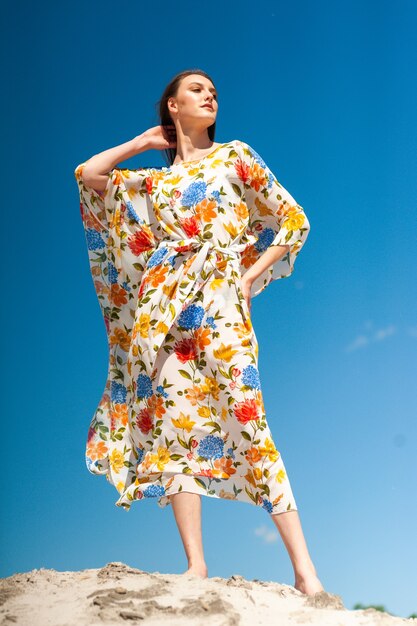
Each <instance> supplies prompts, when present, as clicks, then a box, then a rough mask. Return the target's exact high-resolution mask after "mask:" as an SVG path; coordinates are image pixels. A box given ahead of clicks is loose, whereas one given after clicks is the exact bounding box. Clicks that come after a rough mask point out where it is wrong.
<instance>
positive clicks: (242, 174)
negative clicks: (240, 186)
mask: <svg viewBox="0 0 417 626" xmlns="http://www.w3.org/2000/svg"><path fill="white" fill-rule="evenodd" d="M235 170H236V174H237V175H238V176H239V178H240V180H241V181H243V182H244V183H247V182H248V180H249V177H250V167H249V165H247V164H246V163H244V161H242V159H240V158H239V159H236V162H235Z"/></svg>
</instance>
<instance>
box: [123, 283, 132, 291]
mask: <svg viewBox="0 0 417 626" xmlns="http://www.w3.org/2000/svg"><path fill="white" fill-rule="evenodd" d="M122 287H123V289H124V290H125V291H131V288H130V287H129V285H128V284H127V282H126V281H125V282H124V283H122Z"/></svg>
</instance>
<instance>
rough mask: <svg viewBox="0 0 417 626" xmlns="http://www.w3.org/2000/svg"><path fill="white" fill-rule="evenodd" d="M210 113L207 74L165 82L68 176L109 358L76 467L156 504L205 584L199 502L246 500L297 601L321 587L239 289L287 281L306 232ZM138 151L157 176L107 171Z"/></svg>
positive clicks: (259, 167)
mask: <svg viewBox="0 0 417 626" xmlns="http://www.w3.org/2000/svg"><path fill="white" fill-rule="evenodd" d="M217 111H218V101H217V92H216V89H215V87H214V84H213V81H212V80H211V78H210V77H209V76H208V75H207V74H206V73H205V72H203V71H201V70H187V71H185V72H181V73H180V74H178V75H177V76H175V77H174V79H173V80H172V81H171V82H170V84H169V85H168V86H167V88H166V89H165V92H164V94H163V96H162V99H161V101H160V118H161V119H160V121H161V125H160V126H156V127H154V128H150V129H149V130H147V131H145V132H144V133H142V134H141V135H139V136H137V137H135V138H134V139H132V140H131V141H127V142H126V143H123V144H121V145H119V146H116V147H114V148H111V149H109V150H105V151H104V152H101V153H100V154H97V155H95V156H93V157H92V158H90V159H89V160H88V161H87V162H84V163H81V164H80V165H78V166H77V168H76V170H75V176H76V179H77V182H78V185H79V192H80V199H81V214H82V219H83V224H84V227H85V232H86V239H87V245H88V254H89V261H90V267H91V272H92V276H93V279H94V285H95V288H96V291H97V295H98V298H99V302H100V305H101V307H102V311H103V315H104V320H105V324H106V329H107V334H108V340H109V349H110V362H109V372H108V379H107V383H106V388H105V391H104V394H103V397H102V399H101V401H100V404H99V406H98V408H97V410H96V413H95V415H94V417H93V419H92V421H91V424H90V429H89V434H88V441H87V454H86V460H87V467H88V469H89V470H90V471H91V472H92V473H93V474H104V475H105V476H106V478H107V480H109V482H111V484H113V485H114V486H115V487H116V488H117V489H118V491H119V494H120V497H119V499H118V500H117V502H116V505H117V506H122V507H124V508H125V509H126V510H128V509H129V508H130V505H131V503H132V501H135V500H140V499H142V498H145V497H158V504H159V506H161V507H165V506H166V505H167V504H169V503H171V504H172V507H173V510H174V515H175V519H176V522H177V524H178V528H179V532H180V534H181V538H182V541H183V544H184V548H185V551H186V555H187V559H188V565H189V567H188V569H187V571H186V573H187V574H195V575H197V576H201V577H207V575H208V572H207V567H206V564H205V561H204V554H203V547H202V538H201V495H207V496H210V497H217V498H219V497H220V498H226V499H231V500H240V501H244V502H249V503H251V504H254V505H256V506H262V508H264V509H265V510H266V511H267V512H268V513H269V514H270V515H271V517H272V520H273V521H274V523H275V525H276V527H277V528H278V531H279V532H280V534H281V537H282V539H283V541H284V543H285V546H286V548H287V550H288V553H289V556H290V558H291V561H292V564H293V567H294V573H295V584H294V586H295V587H296V588H297V589H298V590H300V591H301V592H303V593H305V594H308V595H310V594H313V593H315V592H318V591H321V590H322V589H323V587H322V585H321V583H320V581H319V579H318V578H317V575H316V571H315V568H314V565H313V563H312V560H311V558H310V556H309V553H308V550H307V546H306V543H305V539H304V536H303V532H302V529H301V524H300V519H299V516H298V512H297V507H296V503H295V499H294V496H293V493H292V490H291V486H290V482H289V479H288V476H287V474H286V471H285V466H284V463H283V461H282V458H281V455H280V453H279V452H278V450H277V449H276V447H275V444H274V442H273V438H272V436H271V432H270V430H269V427H268V423H267V421H266V416H265V410H264V405H263V400H262V392H261V385H260V380H259V372H258V367H257V365H258V342H257V339H256V335H255V333H254V330H253V327H252V324H251V318H250V310H251V295H254V296H256V295H258V294H259V293H260V292H261V291H263V290H264V289H265V288H266V287H267V286H268V285H269V283H270V282H271V281H272V280H275V279H278V278H281V277H285V276H289V275H290V274H291V273H292V271H293V266H294V261H295V258H296V256H297V255H298V253H299V251H300V249H301V247H302V246H303V244H304V243H305V240H306V238H307V235H308V232H309V222H308V220H307V217H306V215H305V213H304V211H303V209H302V207H301V206H300V205H298V204H297V203H296V202H295V200H294V198H293V197H292V196H291V195H290V194H289V193H288V192H287V191H286V190H285V189H284V188H283V187H282V186H281V185H280V183H279V182H278V181H277V179H276V178H275V177H274V175H273V174H272V172H271V171H270V170H269V168H268V167H267V166H266V164H265V163H264V161H263V160H262V159H261V157H260V156H259V155H258V154H257V153H256V152H255V151H254V150H253V149H252V148H251V147H250V146H249V145H248V144H246V143H245V142H243V141H240V140H232V141H229V142H226V143H217V142H214V141H213V140H214V131H215V121H216V116H217ZM150 149H156V150H164V151H165V154H166V156H167V159H168V167H146V168H145V167H143V168H138V169H119V168H117V167H116V165H117V164H118V163H120V162H121V161H124V160H125V159H127V158H130V157H132V156H134V155H136V154H139V153H141V152H144V151H145V150H150ZM284 513H285V514H284Z"/></svg>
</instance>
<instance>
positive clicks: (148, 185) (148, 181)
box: [146, 176, 153, 194]
mask: <svg viewBox="0 0 417 626" xmlns="http://www.w3.org/2000/svg"><path fill="white" fill-rule="evenodd" d="M152 187H153V180H152V176H147V177H146V191H147V192H148V193H149V194H151V193H152Z"/></svg>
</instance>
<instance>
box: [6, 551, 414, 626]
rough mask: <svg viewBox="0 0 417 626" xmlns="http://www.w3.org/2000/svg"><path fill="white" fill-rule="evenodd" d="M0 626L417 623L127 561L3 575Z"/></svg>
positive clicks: (283, 588) (323, 595)
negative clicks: (140, 566) (137, 566)
mask: <svg viewBox="0 0 417 626" xmlns="http://www.w3.org/2000/svg"><path fill="white" fill-rule="evenodd" d="M0 620H1V621H0V624H1V626H12V624H18V625H19V626H75V625H77V626H103V624H149V625H157V624H164V625H169V626H187V624H189V625H191V624H192V625H193V626H200V624H201V625H204V626H207V625H210V626H255V625H259V626H263V625H265V626H273V625H277V626H278V625H279V626H287V624H292V625H294V624H313V625H317V626H328V625H332V626H353V625H363V626H366V625H368V624H376V625H380V626H388V625H392V626H394V625H396V624H410V625H411V624H417V619H406V618H400V617H393V616H391V615H389V614H387V613H381V612H379V611H376V610H374V609H366V610H358V611H350V610H347V609H345V607H344V605H343V601H342V598H341V597H340V596H338V595H333V594H330V593H327V592H325V591H322V592H320V593H317V594H316V595H315V596H306V595H304V594H302V593H301V592H299V591H297V590H296V589H294V587H292V586H291V585H283V584H278V583H274V582H266V581H260V580H257V579H254V580H252V581H249V580H246V579H245V578H242V576H238V575H233V576H231V577H230V578H227V579H226V578H220V577H212V578H206V579H200V578H196V577H192V576H186V575H185V574H161V573H159V572H153V573H149V572H144V571H142V570H139V569H135V568H133V567H129V566H128V565H125V564H124V563H117V562H116V563H108V564H107V565H106V566H105V567H102V568H101V569H85V570H81V571H79V572H78V571H76V572H58V571H56V570H54V569H44V568H41V569H34V570H32V571H31V572H25V573H19V574H14V575H13V576H9V577H7V578H3V579H0Z"/></svg>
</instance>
